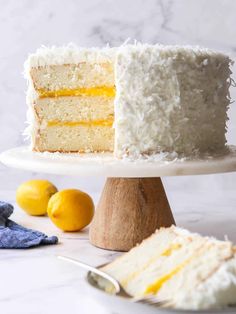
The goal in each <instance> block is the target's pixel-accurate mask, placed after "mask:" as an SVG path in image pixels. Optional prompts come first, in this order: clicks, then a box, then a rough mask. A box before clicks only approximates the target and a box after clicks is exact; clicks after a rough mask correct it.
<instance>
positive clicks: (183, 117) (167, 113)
mask: <svg viewBox="0 0 236 314" xmlns="http://www.w3.org/2000/svg"><path fill="white" fill-rule="evenodd" d="M231 62H232V61H231V60H230V59H229V57H228V56H226V55H224V54H222V53H217V52H213V51H211V50H208V49H202V48H199V47H189V46H183V47H180V46H162V45H154V46H151V45H141V44H138V45H126V46H123V47H121V48H120V49H119V50H118V52H117V58H116V64H115V79H116V89H117V93H116V98H115V130H116V132H115V155H116V156H117V157H119V158H122V157H125V156H127V155H128V156H132V157H133V158H138V157H139V156H140V155H142V154H152V153H157V152H177V153H178V154H183V155H186V156H189V155H194V154H199V153H205V152H212V153H214V152H216V151H220V150H223V149H224V148H225V144H226V138H225V133H226V121H227V119H228V118H227V109H228V106H229V103H230V97H229V86H230V83H231V79H230V74H231V71H230V64H231Z"/></svg>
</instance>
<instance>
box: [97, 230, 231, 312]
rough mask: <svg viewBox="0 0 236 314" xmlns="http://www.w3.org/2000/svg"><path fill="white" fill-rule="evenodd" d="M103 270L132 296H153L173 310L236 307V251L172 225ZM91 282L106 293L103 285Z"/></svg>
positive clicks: (227, 245)
mask: <svg viewBox="0 0 236 314" xmlns="http://www.w3.org/2000/svg"><path fill="white" fill-rule="evenodd" d="M102 270H103V271H104V272H106V273H108V274H110V275H112V276H113V277H114V278H116V279H117V280H118V281H119V282H120V284H121V285H122V287H123V288H124V289H125V290H126V291H127V292H128V293H129V294H130V295H131V296H134V297H137V298H140V297H146V296H148V295H150V294H151V295H155V296H156V297H157V298H158V299H160V300H168V301H169V302H170V304H171V306H172V307H173V308H178V309H192V310H199V309H210V308H214V309H216V308H223V307H225V306H227V305H236V247H234V246H233V244H232V243H231V242H229V241H219V240H216V239H214V238H208V237H202V236H200V235H199V234H193V233H190V232H189V231H187V230H184V229H181V228H178V227H175V226H172V227H170V228H161V229H159V230H157V231H156V233H155V234H153V235H152V236H151V237H149V238H148V239H146V240H144V241H143V242H142V243H141V244H140V245H138V246H136V247H135V248H133V249H132V250H131V251H129V252H128V253H126V254H124V255H122V256H121V257H118V258H117V259H116V260H115V261H114V262H112V263H110V264H108V265H107V266H105V267H103V268H102ZM94 279H95V280H96V281H97V282H98V284H99V285H100V286H101V288H103V289H105V290H107V291H108V292H111V291H110V289H111V286H109V285H108V283H107V281H104V280H102V279H101V278H100V277H99V278H98V277H96V276H95V277H94Z"/></svg>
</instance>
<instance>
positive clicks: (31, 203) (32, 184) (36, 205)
mask: <svg viewBox="0 0 236 314" xmlns="http://www.w3.org/2000/svg"><path fill="white" fill-rule="evenodd" d="M56 192H57V188H56V187H55V186H54V185H53V184H52V183H51V182H49V181H47V180H30V181H27V182H25V183H22V184H21V185H20V186H19V187H18V189H17V191H16V202H17V204H18V205H19V206H20V207H21V208H22V209H24V210H25V211H26V212H27V213H28V214H30V215H33V216H41V215H45V214H46V213H47V206H48V201H49V199H50V197H51V196H52V195H53V194H55V193H56Z"/></svg>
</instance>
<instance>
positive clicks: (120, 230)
mask: <svg viewBox="0 0 236 314" xmlns="http://www.w3.org/2000/svg"><path fill="white" fill-rule="evenodd" d="M174 223H175V221H174V218H173V215H172V212H171V209H170V206H169V203H168V200H167V198H166V194H165V190H164V188H163V185H162V182H161V179H160V178H108V179H107V181H106V184H105V187H104V189H103V192H102V195H101V198H100V201H99V203H98V206H97V209H96V212H95V216H94V219H93V221H92V224H91V226H90V241H91V243H92V244H93V245H95V246H98V247H100V248H103V249H108V250H116V251H128V250H130V249H131V248H132V247H134V246H135V245H136V244H137V243H140V242H141V241H142V240H143V239H145V238H147V237H148V236H149V235H151V234H152V233H153V232H154V231H155V230H156V229H157V228H159V227H169V226H171V225H172V224H174Z"/></svg>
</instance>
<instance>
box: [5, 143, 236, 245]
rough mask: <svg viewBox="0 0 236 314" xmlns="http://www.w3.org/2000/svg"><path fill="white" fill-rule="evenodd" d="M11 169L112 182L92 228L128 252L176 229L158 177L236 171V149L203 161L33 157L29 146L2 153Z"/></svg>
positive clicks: (93, 234) (96, 237) (104, 241)
mask: <svg viewBox="0 0 236 314" xmlns="http://www.w3.org/2000/svg"><path fill="white" fill-rule="evenodd" d="M0 161H1V162H2V163H3V164H5V165H7V166H10V167H15V168H18V169H25V170H30V171H37V172H44V173H53V174H61V175H80V176H95V175H99V176H100V175H102V176H106V177H108V179H107V181H106V183H105V187H104V189H103V192H102V195H101V198H100V201H99V203H98V206H97V209H96V212H95V216H94V219H93V221H92V224H91V227H90V241H91V243H92V244H94V245H95V246H98V247H101V248H104V249H110V250H118V251H127V250H129V249H130V248H132V247H133V246H134V245H135V244H137V243H139V242H141V241H142V240H143V239H144V238H146V237H148V236H149V235H150V234H152V233H153V232H154V231H155V230H156V229H157V228H158V227H162V226H165V227H168V226H170V225H171V224H174V223H175V222H174V218H173V215H172V212H171V209H170V206H169V203H168V200H167V197H166V194H165V190H164V188H163V185H162V182H161V179H160V177H162V176H179V175H197V174H212V173H222V172H232V171H236V147H235V146H231V147H230V150H229V153H227V154H225V155H224V156H218V157H217V156H215V157H205V158H202V159H194V160H193V159H192V160H184V159H174V160H167V159H166V158H164V156H163V155H157V156H156V158H153V159H147V160H139V161H130V160H118V159H115V158H114V157H113V155H112V154H105V153H104V154H81V155H80V154H58V153H35V152H32V151H30V149H29V148H27V147H17V148H14V149H11V150H8V151H5V152H3V153H2V154H1V155H0Z"/></svg>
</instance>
